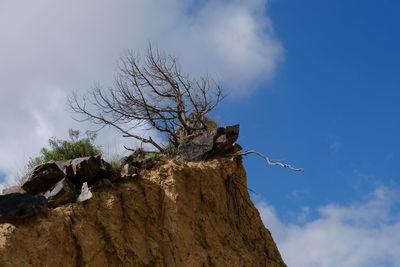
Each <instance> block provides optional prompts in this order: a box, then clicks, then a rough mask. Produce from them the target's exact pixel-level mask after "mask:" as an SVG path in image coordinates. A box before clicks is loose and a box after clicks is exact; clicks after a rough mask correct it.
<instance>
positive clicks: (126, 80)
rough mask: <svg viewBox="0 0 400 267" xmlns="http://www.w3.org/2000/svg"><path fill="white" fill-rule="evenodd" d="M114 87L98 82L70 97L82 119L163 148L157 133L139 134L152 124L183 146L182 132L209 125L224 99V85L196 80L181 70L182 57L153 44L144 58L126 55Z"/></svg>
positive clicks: (130, 54)
mask: <svg viewBox="0 0 400 267" xmlns="http://www.w3.org/2000/svg"><path fill="white" fill-rule="evenodd" d="M118 67H119V69H118V70H119V71H118V73H117V77H116V79H115V83H114V86H113V87H112V88H109V89H107V90H105V89H103V88H101V87H100V86H97V87H94V88H93V89H92V90H91V91H90V92H89V94H88V95H86V96H83V97H79V96H78V95H77V94H76V93H74V94H72V95H71V96H70V97H69V107H70V108H71V109H72V111H74V112H76V113H78V114H80V115H81V119H79V120H80V121H91V122H93V123H95V124H99V125H101V126H102V127H103V126H106V125H109V126H112V127H114V128H116V129H118V130H119V131H120V132H121V133H122V134H123V136H125V137H132V138H135V139H137V140H139V141H141V142H143V143H149V144H151V145H153V146H154V147H155V148H157V149H158V150H159V151H161V152H162V151H163V150H164V148H163V145H162V144H160V143H157V142H156V141H155V140H154V139H153V138H152V137H151V136H140V135H136V134H135V132H134V130H135V129H137V128H138V127H143V126H146V127H148V128H149V129H156V130H157V131H159V132H160V133H163V134H164V135H166V137H167V138H168V140H169V144H170V145H172V146H174V147H177V146H178V145H179V143H180V141H181V139H182V137H185V136H190V135H192V134H193V133H196V132H199V131H204V130H207V117H206V115H207V114H208V113H210V112H211V111H212V110H213V109H214V108H215V107H216V106H217V105H218V104H219V103H220V102H221V100H222V99H223V98H224V94H223V92H222V90H221V87H220V86H219V85H218V84H217V83H216V82H214V81H213V80H212V79H210V78H208V77H202V78H199V79H192V78H190V77H189V75H188V74H184V73H182V71H181V68H180V65H179V63H178V61H177V58H176V57H175V56H173V55H168V54H165V53H161V52H159V51H158V50H157V49H153V48H152V47H151V46H149V48H148V49H147V52H146V54H145V57H144V60H143V61H142V60H140V57H139V55H138V54H136V53H133V52H128V53H127V54H126V55H125V56H124V57H122V58H121V60H120V64H119V66H118Z"/></svg>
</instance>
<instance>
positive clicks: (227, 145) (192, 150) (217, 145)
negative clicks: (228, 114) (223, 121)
mask: <svg viewBox="0 0 400 267" xmlns="http://www.w3.org/2000/svg"><path fill="white" fill-rule="evenodd" d="M238 137H239V125H238V124H237V125H233V126H227V127H219V128H217V129H214V130H212V131H208V132H205V133H203V134H201V135H198V136H195V137H193V138H192V139H189V140H186V141H185V142H184V143H182V144H180V145H179V147H178V149H179V151H180V153H181V156H182V157H183V158H184V159H186V160H206V159H209V158H212V157H215V156H223V155H226V154H230V153H235V152H237V151H238V149H239V150H240V149H241V148H240V146H238V145H236V144H235V142H236V140H237V138H238Z"/></svg>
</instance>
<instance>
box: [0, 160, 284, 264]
mask: <svg viewBox="0 0 400 267" xmlns="http://www.w3.org/2000/svg"><path fill="white" fill-rule="evenodd" d="M245 186H246V174H245V170H244V169H243V166H242V164H241V161H240V160H239V159H233V158H230V159H227V158H225V159H215V160H211V161H208V162H192V163H184V162H180V161H168V162H166V163H164V164H161V165H160V166H158V167H157V168H154V169H153V170H150V171H145V172H143V173H142V174H141V175H140V177H139V178H136V179H133V180H128V181H126V182H123V183H121V184H118V185H115V186H114V187H109V188H103V189H99V191H98V192H94V196H93V198H92V199H90V200H88V201H87V202H84V203H75V204H68V205H65V206H61V207H58V208H55V209H49V210H48V211H47V212H46V213H45V214H39V215H36V216H35V217H31V218H26V219H23V220H21V221H17V222H15V223H12V224H11V223H4V224H0V266H96V267H97V266H285V264H284V263H283V261H282V259H281V256H280V254H279V252H278V250H277V247H276V245H275V243H274V241H273V239H272V237H271V235H270V233H269V231H268V230H267V229H266V228H265V227H264V226H263V224H262V222H261V219H260V216H259V213H258V211H257V210H256V208H255V207H254V205H253V204H252V203H251V201H250V198H249V195H248V192H247V189H246V187H245Z"/></svg>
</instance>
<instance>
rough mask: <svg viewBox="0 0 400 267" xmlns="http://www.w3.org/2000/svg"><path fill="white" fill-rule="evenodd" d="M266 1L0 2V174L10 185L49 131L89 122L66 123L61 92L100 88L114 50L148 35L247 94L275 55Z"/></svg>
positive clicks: (189, 66) (191, 66)
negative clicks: (14, 174) (17, 171)
mask: <svg viewBox="0 0 400 267" xmlns="http://www.w3.org/2000/svg"><path fill="white" fill-rule="evenodd" d="M267 2H268V1H267V0H251V1H244V0H234V1H223V0H209V1H204V2H201V3H199V2H197V1H183V0H170V1H157V0H147V1H142V0H121V1H111V0H87V1H78V0H70V1H57V2H54V1H51V0H37V1H34V2H33V1H22V2H21V1H10V0H4V1H1V3H0V36H1V49H0V58H1V61H0V84H1V85H0V121H1V122H2V131H1V132H0V140H1V141H0V171H3V172H5V173H7V174H8V177H7V181H9V182H12V181H14V178H13V176H12V175H11V173H12V172H13V171H14V170H15V168H17V169H18V168H21V166H23V165H24V164H25V162H26V161H27V160H28V158H29V157H31V156H35V155H36V153H38V151H39V149H40V147H42V146H44V145H45V144H46V142H47V139H48V138H49V137H51V136H57V137H63V138H65V137H66V133H67V130H68V128H70V127H74V128H81V129H85V128H86V129H87V128H89V127H90V126H88V125H81V124H77V123H76V122H74V121H73V120H71V118H70V114H68V113H67V112H66V106H65V102H66V95H68V93H69V92H70V91H71V90H78V91H85V90H87V89H89V88H91V87H92V85H93V84H94V83H95V82H98V83H100V84H102V85H105V86H108V85H110V84H111V83H112V80H113V75H114V73H115V69H116V61H117V59H118V58H119V56H120V55H121V53H123V52H124V51H126V50H127V49H135V50H137V49H139V50H140V49H142V50H143V49H144V48H145V47H146V46H147V44H148V42H149V41H151V42H153V43H154V44H156V45H158V46H159V48H160V49H162V50H166V51H170V52H172V53H175V54H176V55H177V56H178V57H180V60H181V63H182V65H183V69H184V70H185V71H187V72H189V73H193V74H195V75H199V74H206V73H209V74H211V76H212V77H213V78H216V79H218V80H220V81H221V82H223V83H224V84H225V85H226V87H227V88H228V89H230V90H231V91H230V92H233V94H245V93H248V92H249V91H251V89H252V88H253V86H252V84H253V85H254V83H258V82H261V81H264V80H268V79H270V78H271V77H272V76H273V74H274V72H275V69H276V66H277V64H278V63H279V61H280V60H281V58H282V46H281V44H280V43H279V41H278V40H277V38H276V37H275V34H274V31H273V28H272V24H271V21H270V19H269V17H268V16H267V15H266V12H265V11H266V5H267ZM110 135H115V134H113V133H111V132H105V133H103V134H101V135H100V137H99V141H100V143H102V144H104V145H105V146H108V145H107V144H109V143H107V142H109V141H110V139H112V138H111V137H110ZM111 142H113V143H114V142H116V141H115V140H114V139H113V140H112V141H111ZM118 142H119V141H118ZM128 142H131V141H128ZM131 145H132V144H131Z"/></svg>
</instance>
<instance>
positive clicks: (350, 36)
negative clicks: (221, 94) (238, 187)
mask: <svg viewBox="0 0 400 267" xmlns="http://www.w3.org/2000/svg"><path fill="white" fill-rule="evenodd" d="M399 10H400V3H398V2H395V1H379V2H378V1H365V2H364V4H362V5H360V3H359V2H358V1H287V0H286V1H285V0H280V1H272V3H271V5H270V8H269V14H270V16H271V18H272V21H273V22H274V28H275V31H276V34H277V36H278V37H279V39H280V40H281V42H282V43H283V45H284V48H285V60H284V62H283V63H282V64H281V65H280V67H279V69H278V71H277V74H276V76H275V78H274V79H273V80H272V81H270V82H268V83H266V84H261V85H260V89H259V90H257V91H255V92H254V93H253V94H252V95H251V96H249V97H248V98H246V99H245V100H243V99H242V98H241V99H240V100H236V101H235V100H230V101H229V103H225V106H224V107H223V108H222V109H221V116H223V117H224V120H226V121H227V122H229V123H234V122H236V121H238V122H240V123H241V125H242V135H241V139H240V141H241V143H242V144H243V145H244V147H246V148H249V149H250V148H252V149H253V148H254V149H257V150H259V151H261V152H265V153H266V154H268V155H270V156H271V157H275V158H279V159H280V158H284V159H287V160H288V161H289V162H291V163H293V164H294V165H296V166H299V167H302V168H305V169H306V172H305V173H292V172H290V171H288V170H283V169H279V168H276V167H273V168H266V167H265V166H263V164H262V162H261V161H262V160H258V159H256V158H254V159H253V158H251V159H247V160H246V164H247V166H248V172H249V176H250V177H251V179H250V181H249V186H250V187H251V188H253V189H254V190H256V191H257V192H259V193H260V194H261V195H263V196H266V197H268V199H269V201H271V202H274V203H276V205H278V206H280V205H282V207H280V208H278V210H279V212H282V214H283V215H284V214H285V209H288V210H293V209H295V208H296V207H298V205H299V204H304V203H307V204H308V205H311V206H315V205H321V204H324V203H328V202H332V201H334V202H339V203H348V202H350V201H352V200H354V199H357V198H360V197H361V196H362V195H364V194H365V193H366V192H368V191H370V190H372V189H373V188H374V187H376V186H377V185H380V184H382V185H386V186H389V187H396V186H397V183H398V174H397V172H396V169H397V165H398V163H399V160H400V158H399V157H400V155H399V153H398V151H399V149H400V142H399V141H398V136H399V135H400V124H399V117H400V107H399V105H398V99H399V97H400V91H399V85H400V75H399V71H400V53H399V52H398V47H400V29H399V28H398V27H396V25H399V24H400V18H399V17H398V16H397V15H398V11H399ZM250 157H251V156H250ZM262 175H265V178H262V177H263V176H262ZM367 177H368V178H367ZM271 182H273V184H274V186H273V187H271V186H269V185H270V183H271ZM296 190H297V191H299V192H303V193H302V194H301V196H299V197H297V198H296V199H293V200H288V199H287V198H288V196H289V195H290V194H291V193H292V192H294V191H296Z"/></svg>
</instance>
